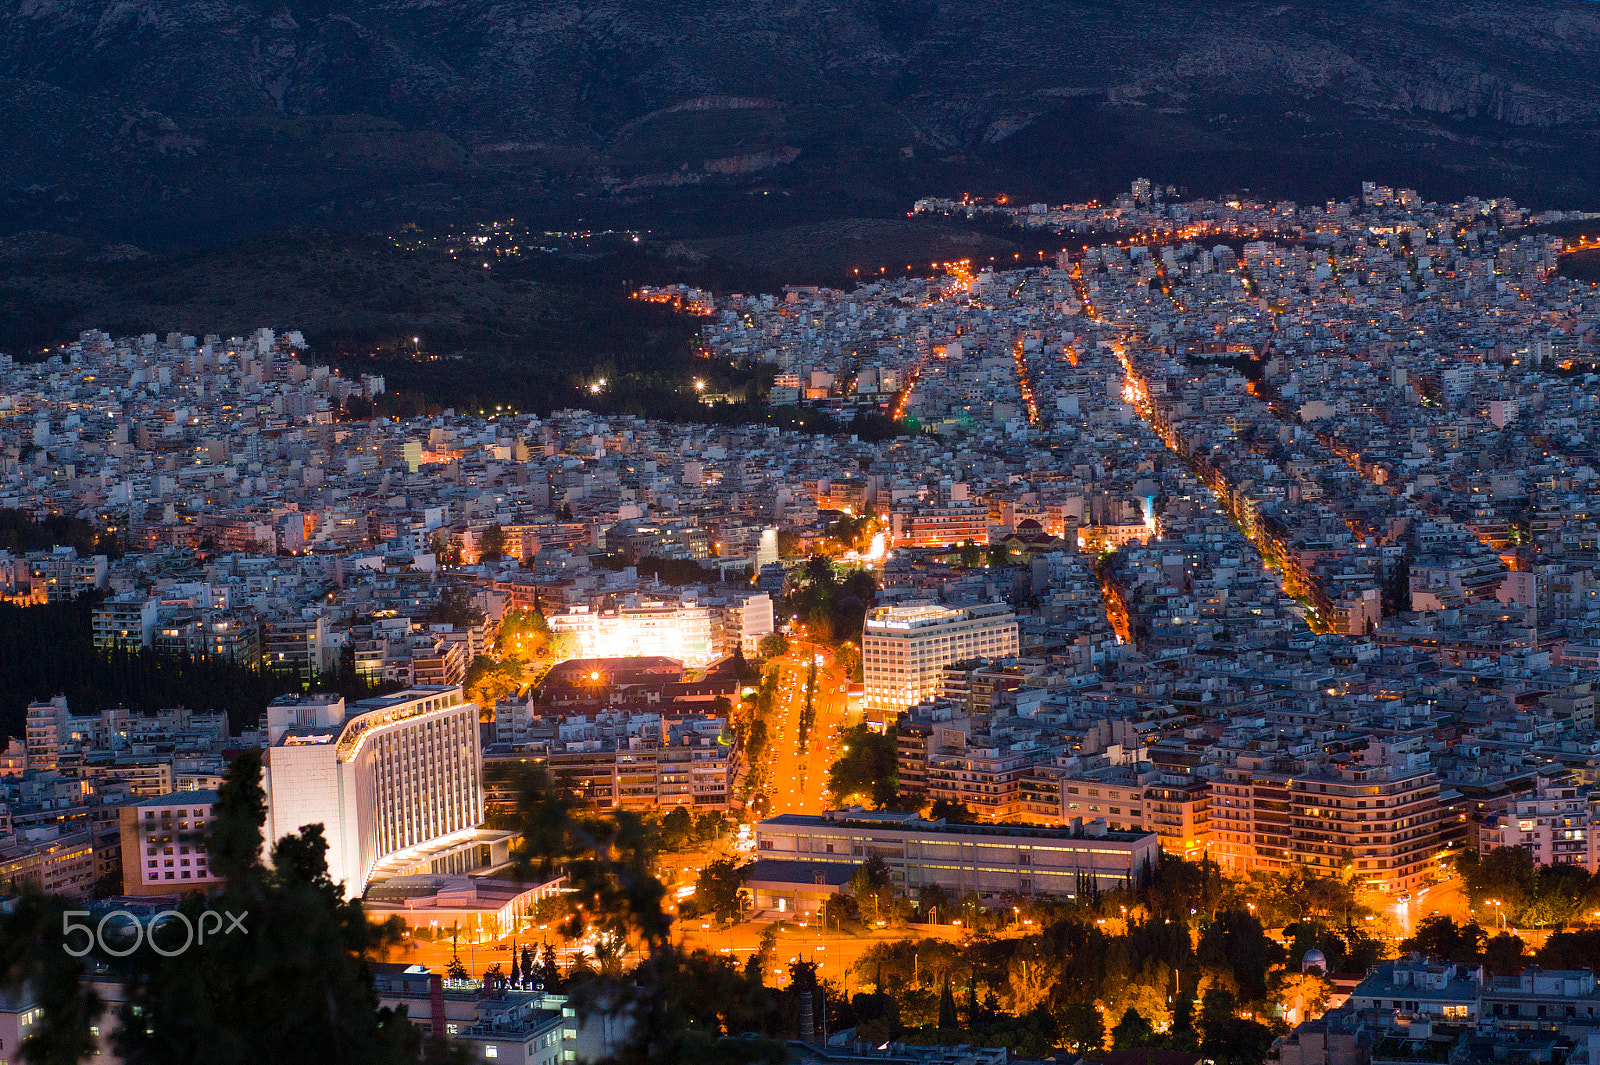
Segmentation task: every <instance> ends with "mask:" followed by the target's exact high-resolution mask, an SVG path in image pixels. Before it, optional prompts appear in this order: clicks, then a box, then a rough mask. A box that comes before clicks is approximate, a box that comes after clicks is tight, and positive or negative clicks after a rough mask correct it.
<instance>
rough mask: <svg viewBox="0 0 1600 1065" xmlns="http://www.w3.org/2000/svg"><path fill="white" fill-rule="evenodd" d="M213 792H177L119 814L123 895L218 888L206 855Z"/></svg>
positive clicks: (177, 892) (122, 810) (213, 799)
mask: <svg viewBox="0 0 1600 1065" xmlns="http://www.w3.org/2000/svg"><path fill="white" fill-rule="evenodd" d="M216 801H217V793H216V792H214V791H178V792H173V793H172V794H170V795H163V796H161V797H160V798H158V799H147V800H145V801H143V802H140V803H138V804H133V805H128V806H124V807H122V808H121V809H120V810H118V814H119V820H120V826H119V832H120V835H121V838H122V893H123V894H124V895H166V894H183V893H185V892H188V891H195V890H201V891H203V890H206V889H207V888H211V887H214V886H216V885H218V884H220V883H221V878H220V877H217V876H214V875H213V874H212V872H211V867H210V864H209V861H210V856H209V855H208V853H207V850H206V837H207V833H208V832H209V831H210V824H211V811H212V807H213V806H214V805H215V804H216Z"/></svg>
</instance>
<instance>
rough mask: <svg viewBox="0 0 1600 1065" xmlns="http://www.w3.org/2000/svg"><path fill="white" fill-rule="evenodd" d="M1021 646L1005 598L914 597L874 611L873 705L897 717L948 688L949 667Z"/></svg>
mask: <svg viewBox="0 0 1600 1065" xmlns="http://www.w3.org/2000/svg"><path fill="white" fill-rule="evenodd" d="M1017 651H1018V642H1017V617H1016V615H1015V614H1013V613H1012V612H1011V608H1010V607H1008V606H1006V605H1005V604H1004V603H988V604H985V605H983V606H970V607H958V606H939V605H937V604H935V603H928V602H909V603H905V604H902V605H897V606H886V607H877V608H875V609H873V610H872V611H870V612H868V614H867V620H866V623H865V624H864V625H863V626H862V633H861V662H862V666H861V671H862V677H863V679H864V680H865V687H866V693H865V697H864V702H863V705H864V706H865V707H866V709H867V710H868V711H877V712H878V713H879V714H882V715H885V716H887V717H892V716H893V715H895V714H898V713H900V712H901V711H903V710H905V709H906V708H907V707H910V706H915V705H917V704H918V703H920V702H923V701H924V700H926V699H936V698H938V697H939V695H940V693H941V692H942V690H943V685H944V667H945V666H947V665H949V664H950V663H951V662H959V661H961V660H962V659H967V658H998V657H1001V656H1004V655H1015V654H1016V653H1017Z"/></svg>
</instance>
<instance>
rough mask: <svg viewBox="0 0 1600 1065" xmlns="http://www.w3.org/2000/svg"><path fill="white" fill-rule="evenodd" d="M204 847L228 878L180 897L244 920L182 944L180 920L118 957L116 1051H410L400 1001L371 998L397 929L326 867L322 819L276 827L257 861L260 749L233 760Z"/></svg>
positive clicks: (298, 1055) (182, 1056) (182, 1057)
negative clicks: (290, 829) (284, 831)
mask: <svg viewBox="0 0 1600 1065" xmlns="http://www.w3.org/2000/svg"><path fill="white" fill-rule="evenodd" d="M215 813H216V817H215V820H214V823H213V827H212V830H211V833H210V836H211V838H210V841H209V847H210V852H211V855H212V862H213V868H214V869H215V870H216V871H217V872H218V873H219V874H221V875H223V876H224V877H225V878H226V885H225V887H224V888H223V889H222V890H221V891H220V892H218V893H217V894H216V895H214V896H212V897H211V898H209V899H203V898H201V897H200V896H198V895H195V896H191V897H190V898H189V899H187V900H186V901H185V902H184V904H183V908H184V909H185V912H186V913H187V914H188V916H189V917H190V918H191V920H196V923H198V921H197V918H198V916H199V914H200V913H201V912H202V910H205V909H211V910H212V911H215V912H220V913H224V914H228V913H231V914H235V915H238V916H239V918H240V919H241V920H243V921H245V922H246V927H247V929H248V932H247V933H234V934H232V935H223V936H215V935H214V936H211V937H208V938H207V939H206V940H205V941H204V942H203V943H201V942H196V943H195V944H194V945H193V946H192V947H190V948H189V949H187V950H183V951H181V952H177V951H174V950H173V948H174V947H175V946H178V945H181V944H182V943H183V942H184V934H183V932H182V930H181V928H180V927H179V926H178V924H177V922H169V923H167V924H164V925H162V926H160V932H157V933H152V938H157V939H159V938H160V937H161V936H163V935H164V936H166V937H167V938H169V939H171V940H172V942H168V943H165V944H157V945H159V946H161V947H162V948H163V949H164V950H166V951H168V952H169V953H171V954H172V956H167V955H166V954H163V953H158V952H157V951H156V950H154V949H151V947H150V945H148V944H147V945H146V946H145V947H144V948H142V949H141V950H140V951H138V952H137V953H135V954H134V955H133V956H132V957H130V958H129V959H128V961H127V963H126V965H127V969H126V972H125V975H124V985H125V987H126V989H127V995H128V999H127V1002H126V1003H125V1004H124V1006H123V1008H122V1009H121V1011H120V1017H119V1021H120V1024H119V1026H118V1029H117V1036H116V1045H117V1050H118V1053H119V1054H121V1055H122V1057H123V1060H125V1061H128V1062H130V1063H135V1065H142V1063H145V1062H151V1063H174V1065H181V1063H186V1062H194V1063H200V1062H222V1063H225V1065H226V1063H232V1062H239V1063H244V1062H252V1061H263V1060H267V1061H292V1060H315V1061H329V1062H361V1063H366V1062H372V1063H378V1062H383V1063H389V1062H399V1061H403V1060H415V1058H416V1057H417V1054H418V1052H419V1050H420V1042H419V1039H418V1035H417V1031H416V1029H415V1027H414V1026H412V1025H411V1024H409V1023H408V1022H407V1021H406V1019H405V1015H404V1013H398V1014H397V1013H391V1012H389V1011H388V1010H381V1009H379V1006H378V999H377V992H376V990H375V989H374V987H373V984H372V975H371V972H370V971H369V969H368V960H369V959H370V958H371V957H372V956H373V954H374V953H375V952H376V951H377V950H379V949H381V948H382V947H385V946H388V945H391V944H393V943H395V942H398V938H399V922H398V921H390V922H386V923H385V924H384V925H382V926H374V925H373V924H372V923H371V922H370V921H369V920H368V919H367V917H366V914H365V913H364V912H363V910H362V906H361V900H360V899H359V898H354V899H346V898H345V897H344V887H343V885H341V884H336V883H334V882H333V881H332V880H331V879H330V878H329V876H328V867H327V842H326V840H325V839H324V838H323V833H322V826H321V825H308V826H305V827H304V828H302V829H300V831H299V832H298V833H295V834H292V835H287V836H284V837H282V838H281V839H279V840H278V841H277V842H276V843H275V844H274V845H273V847H272V855H271V857H272V865H271V868H270V869H268V868H267V866H265V865H264V864H263V863H262V861H261V852H262V843H263V841H262V838H261V826H262V824H263V823H264V820H265V804H264V796H263V793H262V790H261V759H260V755H259V753H258V752H255V751H250V752H246V753H245V754H242V755H240V756H239V757H238V758H236V759H235V760H234V761H233V763H232V764H231V765H230V766H229V768H228V772H227V775H226V778H225V782H224V785H223V787H222V789H221V792H220V794H219V796H218V801H217V806H216V811H215Z"/></svg>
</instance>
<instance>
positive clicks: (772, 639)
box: [756, 632, 789, 658]
mask: <svg viewBox="0 0 1600 1065" xmlns="http://www.w3.org/2000/svg"><path fill="white" fill-rule="evenodd" d="M756 646H757V650H759V651H760V652H761V657H762V658H781V657H783V656H784V655H786V654H788V653H789V641H788V640H787V639H785V638H784V635H783V633H781V632H773V633H768V634H767V635H766V636H763V637H761V642H760V643H759V644H757V645H756Z"/></svg>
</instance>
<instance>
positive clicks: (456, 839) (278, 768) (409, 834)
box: [264, 685, 504, 895]
mask: <svg viewBox="0 0 1600 1065" xmlns="http://www.w3.org/2000/svg"><path fill="white" fill-rule="evenodd" d="M265 770H266V771H265V781H264V783H265V785H266V791H267V825H266V830H267V836H266V838H267V839H268V840H276V839H279V838H281V837H283V836H285V835H288V834H290V833H292V832H297V831H299V829H300V828H301V827H302V826H305V825H312V824H320V825H322V826H323V835H324V838H325V839H326V840H327V843H328V873H329V875H330V876H331V877H332V878H333V879H334V881H335V882H340V881H342V882H343V883H344V885H345V890H346V891H347V892H348V893H349V894H352V895H359V894H361V893H362V892H363V891H364V890H365V889H366V887H367V885H368V884H369V883H370V882H372V881H373V880H374V879H384V878H387V877H389V876H399V875H406V874H415V873H462V872H468V871H470V870H473V869H478V868H481V867H483V866H485V865H489V864H493V862H492V860H491V859H492V857H498V856H499V855H500V854H503V852H504V842H503V840H500V841H498V845H496V843H497V841H493V840H490V839H489V838H488V836H489V835H494V834H486V833H482V832H479V831H478V830H477V829H478V826H479V825H480V824H482V823H483V761H482V754H481V751H480V749H479V745H478V704H477V703H474V702H470V701H468V700H467V699H466V698H465V697H464V696H463V695H462V691H461V687H460V686H459V685H455V686H450V687H416V688H409V689H407V690H405V691H402V692H396V693H394V694H393V695H383V696H379V697H377V698H373V699H363V700H362V701H361V702H358V703H355V704H353V705H351V706H350V707H348V708H346V706H345V702H344V699H343V698H341V697H340V696H337V695H311V696H304V697H300V696H293V695H286V696H283V697H281V698H279V699H275V700H273V702H272V703H271V705H270V706H268V707H267V751H266V767H265Z"/></svg>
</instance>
